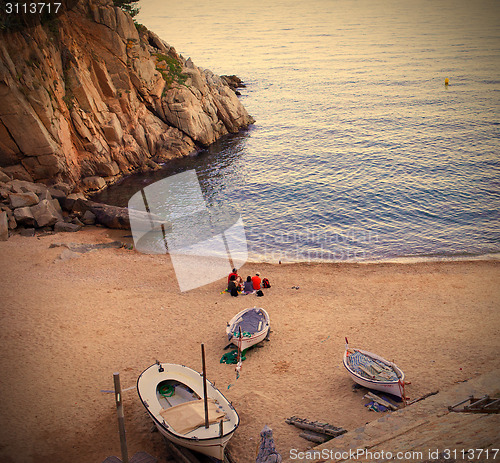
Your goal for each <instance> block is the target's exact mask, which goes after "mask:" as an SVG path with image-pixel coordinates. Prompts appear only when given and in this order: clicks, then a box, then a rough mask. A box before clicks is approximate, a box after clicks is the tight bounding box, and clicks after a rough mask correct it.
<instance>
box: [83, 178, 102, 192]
mask: <svg viewBox="0 0 500 463" xmlns="http://www.w3.org/2000/svg"><path fill="white" fill-rule="evenodd" d="M83 184H84V185H85V186H86V187H87V188H88V189H90V190H100V189H101V188H104V187H105V186H106V182H105V181H104V179H103V178H102V177H85V178H84V179H83Z"/></svg>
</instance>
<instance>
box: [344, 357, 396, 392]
mask: <svg viewBox="0 0 500 463" xmlns="http://www.w3.org/2000/svg"><path fill="white" fill-rule="evenodd" d="M353 350H355V351H358V352H361V353H362V354H367V355H368V356H369V357H373V358H375V359H376V360H381V361H382V362H383V363H385V364H386V365H388V366H392V367H393V368H395V369H396V370H397V371H395V373H396V375H397V373H398V371H399V373H401V378H398V379H393V380H391V381H380V380H376V379H370V378H366V377H365V376H362V375H360V374H359V373H357V372H355V371H354V370H353V369H351V367H350V366H349V364H348V363H347V349H346V350H344V356H343V358H342V363H343V364H344V367H345V368H346V370H347V371H348V372H349V373H350V374H351V375H353V376H355V377H356V378H359V379H360V380H362V381H366V382H368V383H373V384H378V385H380V386H394V385H397V384H399V382H400V381H402V382H404V379H405V374H404V371H403V370H401V368H399V367H398V366H397V365H396V364H395V363H394V362H390V361H389V360H387V359H385V358H384V357H381V356H380V355H377V354H374V353H373V352H368V351H367V350H363V349H353Z"/></svg>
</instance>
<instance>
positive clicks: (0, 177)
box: [0, 169, 11, 182]
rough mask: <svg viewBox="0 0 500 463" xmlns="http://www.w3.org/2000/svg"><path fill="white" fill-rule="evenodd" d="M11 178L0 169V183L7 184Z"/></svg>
mask: <svg viewBox="0 0 500 463" xmlns="http://www.w3.org/2000/svg"><path fill="white" fill-rule="evenodd" d="M10 180H11V178H10V177H9V176H8V175H7V174H6V173H5V172H4V171H3V170H2V169H0V182H9V181H10Z"/></svg>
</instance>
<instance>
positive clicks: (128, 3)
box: [113, 0, 139, 18]
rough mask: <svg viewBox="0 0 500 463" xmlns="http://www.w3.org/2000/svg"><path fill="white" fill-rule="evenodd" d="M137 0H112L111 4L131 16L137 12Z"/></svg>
mask: <svg viewBox="0 0 500 463" xmlns="http://www.w3.org/2000/svg"><path fill="white" fill-rule="evenodd" d="M137 3H139V0H113V4H114V5H115V6H117V7H119V8H121V9H122V10H123V11H125V12H126V13H128V14H129V15H130V16H132V18H133V17H134V16H137V15H138V14H139V7H138V6H137Z"/></svg>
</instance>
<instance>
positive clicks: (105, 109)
mask: <svg viewBox="0 0 500 463" xmlns="http://www.w3.org/2000/svg"><path fill="white" fill-rule="evenodd" d="M140 29H141V32H140V33H139V32H138V30H137V29H136V26H135V24H134V22H133V20H132V18H131V17H130V16H129V15H128V14H126V13H124V12H123V11H122V10H121V9H119V8H116V7H114V6H113V3H112V1H111V0H86V1H84V0H81V1H80V2H79V3H78V4H77V6H76V7H75V8H73V10H71V11H69V12H67V13H65V14H64V15H63V16H60V17H58V18H56V19H53V20H52V21H49V22H46V23H44V24H43V25H39V26H37V27H33V28H31V29H26V30H21V31H16V32H5V31H4V32H2V33H1V34H0V101H1V104H0V167H2V168H3V170H4V172H5V174H7V175H8V176H10V177H13V178H14V179H18V180H25V181H28V182H38V183H43V184H47V185H54V184H58V183H59V184H61V183H64V184H66V185H68V186H69V189H70V190H71V191H73V192H88V191H96V190H99V189H101V188H103V187H104V186H106V185H107V184H110V183H113V182H114V181H116V180H117V179H118V178H120V177H121V176H123V175H126V174H130V173H132V172H135V171H139V170H144V169H154V168H157V167H158V164H157V163H158V162H161V161H163V160H166V159H169V158H172V157H177V156H184V155H187V154H189V153H192V152H194V151H196V150H197V149H199V148H200V147H201V146H204V145H208V144H210V143H213V142H214V141H215V140H217V139H218V138H220V137H221V136H223V135H226V134H228V133H234V132H237V131H238V130H240V129H241V128H242V127H246V126H247V125H249V124H250V123H252V122H253V120H252V118H251V117H250V116H249V115H248V113H247V112H246V110H245V108H244V107H243V106H242V105H241V103H240V102H239V100H238V98H237V96H236V94H235V92H234V91H233V90H232V89H231V88H230V86H229V85H228V83H227V81H226V80H224V79H222V78H220V77H219V76H217V75H215V74H213V73H212V72H210V71H208V70H203V69H200V68H198V67H197V66H195V65H194V63H193V62H192V61H191V60H190V59H188V60H185V59H184V58H183V57H181V56H179V55H178V54H177V53H176V51H175V49H174V48H173V47H171V46H169V45H168V44H167V43H165V42H164V41H162V40H161V39H160V38H159V37H158V36H156V35H155V34H154V33H152V32H150V31H148V30H146V29H145V28H140ZM0 181H1V180H0ZM9 181H10V179H9ZM71 191H70V192H71ZM14 194H18V193H14ZM19 194H20V195H21V196H13V197H12V199H10V201H13V203H12V204H11V205H12V206H14V205H16V206H17V204H20V203H22V202H25V203H26V205H24V206H22V207H21V206H20V207H15V208H14V209H13V210H14V211H17V210H19V209H21V210H22V211H21V212H19V213H18V216H19V219H20V220H21V221H22V222H23V223H30V221H32V219H31V217H30V214H29V213H28V210H30V211H31V210H32V208H33V207H38V208H39V209H40V210H42V209H43V211H41V212H40V214H42V212H43V213H47V214H49V215H50V214H53V211H52V210H50V204H51V203H50V201H49V200H46V199H44V200H42V199H40V202H42V201H49V203H43V204H44V205H42V206H39V204H40V202H39V203H37V205H33V204H30V202H32V201H34V197H33V195H29V194H28V195H26V194H21V193H19ZM35 194H36V195H38V196H39V193H38V192H35ZM26 208H28V209H26ZM2 217H3V218H2ZM4 222H5V218H4V216H3V215H2V216H1V217H0V228H1V227H3V226H4V225H5V224H4ZM35 222H36V223H38V220H37V218H36V217H35ZM2 224H3V225H2ZM2 230H3V228H2Z"/></svg>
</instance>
